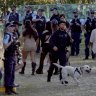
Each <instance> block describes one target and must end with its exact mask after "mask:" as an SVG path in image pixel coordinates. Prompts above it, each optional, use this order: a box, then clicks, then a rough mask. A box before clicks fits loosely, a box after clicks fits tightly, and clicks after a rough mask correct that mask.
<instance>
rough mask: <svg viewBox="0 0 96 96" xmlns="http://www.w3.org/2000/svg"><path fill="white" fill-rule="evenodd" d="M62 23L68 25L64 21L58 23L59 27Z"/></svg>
mask: <svg viewBox="0 0 96 96" xmlns="http://www.w3.org/2000/svg"><path fill="white" fill-rule="evenodd" d="M61 23H64V24H65V25H66V22H65V21H62V20H61V21H59V22H58V25H60V24H61Z"/></svg>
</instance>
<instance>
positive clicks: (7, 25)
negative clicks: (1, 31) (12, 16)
mask: <svg viewBox="0 0 96 96" xmlns="http://www.w3.org/2000/svg"><path fill="white" fill-rule="evenodd" d="M5 27H15V25H14V24H12V23H7V24H6V25H5Z"/></svg>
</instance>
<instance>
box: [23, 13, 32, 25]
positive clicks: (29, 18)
mask: <svg viewBox="0 0 96 96" xmlns="http://www.w3.org/2000/svg"><path fill="white" fill-rule="evenodd" d="M32 14H33V13H32V12H26V15H25V18H24V20H23V24H25V22H26V20H30V21H31V23H32V19H33V17H32Z"/></svg>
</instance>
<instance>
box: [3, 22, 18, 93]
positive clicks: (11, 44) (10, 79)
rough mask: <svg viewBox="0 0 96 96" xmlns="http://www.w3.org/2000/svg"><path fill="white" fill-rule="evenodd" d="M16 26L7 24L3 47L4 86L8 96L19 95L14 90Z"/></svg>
mask: <svg viewBox="0 0 96 96" xmlns="http://www.w3.org/2000/svg"><path fill="white" fill-rule="evenodd" d="M14 30H15V25H14V24H11V23H8V24H6V32H5V33H4V39H3V45H4V86H5V93H6V94H8V95H11V94H17V93H16V92H15V91H14V90H13V87H14V79H15V64H16V60H15V52H16V50H17V48H16V41H15V40H14V38H15V37H14V36H13V33H14Z"/></svg>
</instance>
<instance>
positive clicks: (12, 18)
mask: <svg viewBox="0 0 96 96" xmlns="http://www.w3.org/2000/svg"><path fill="white" fill-rule="evenodd" d="M8 21H9V22H11V21H16V22H19V14H18V13H13V12H11V13H10V14H9V19H8Z"/></svg>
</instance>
